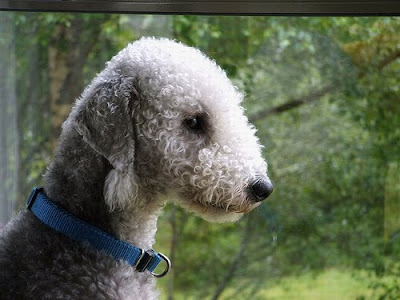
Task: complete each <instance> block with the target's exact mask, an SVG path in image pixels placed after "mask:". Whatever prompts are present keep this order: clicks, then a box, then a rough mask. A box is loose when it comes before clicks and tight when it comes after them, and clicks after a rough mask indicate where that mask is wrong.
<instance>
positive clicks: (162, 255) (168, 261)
mask: <svg viewBox="0 0 400 300" xmlns="http://www.w3.org/2000/svg"><path fill="white" fill-rule="evenodd" d="M158 255H160V257H161V258H162V259H163V260H164V261H165V262H166V264H167V266H166V267H165V270H164V271H163V272H162V273H160V274H156V273H153V272H151V275H153V276H154V277H157V278H161V277H164V276H165V275H167V273H168V271H169V269H170V268H171V261H170V260H169V258H168V257H167V256H165V255H164V254H162V253H160V252H158Z"/></svg>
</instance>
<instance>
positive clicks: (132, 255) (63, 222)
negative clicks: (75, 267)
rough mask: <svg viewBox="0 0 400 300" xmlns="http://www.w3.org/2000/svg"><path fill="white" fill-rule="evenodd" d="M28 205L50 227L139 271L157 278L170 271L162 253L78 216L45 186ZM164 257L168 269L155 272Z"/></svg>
mask: <svg viewBox="0 0 400 300" xmlns="http://www.w3.org/2000/svg"><path fill="white" fill-rule="evenodd" d="M26 207H27V209H29V210H30V211H32V212H33V214H34V215H35V216H36V217H37V218H38V219H39V220H40V221H42V222H43V223H44V224H46V225H47V226H49V227H51V228H53V229H55V230H56V231H58V232H60V233H62V234H64V235H66V236H68V237H69V238H71V239H72V240H74V241H77V242H80V243H85V242H86V243H89V245H90V246H92V247H93V248H95V249H97V250H100V251H104V252H106V253H107V254H108V255H111V256H112V257H113V258H114V259H116V260H124V261H125V262H127V263H128V264H130V265H131V266H133V267H134V268H135V269H136V270H137V271H139V272H144V271H146V270H148V271H150V272H151V274H152V275H154V276H155V277H163V276H165V275H166V274H167V273H168V271H169V268H170V266H171V263H170V261H169V259H168V257H166V256H165V255H163V254H162V253H157V252H156V251H154V250H152V249H150V250H146V251H145V250H143V249H140V248H137V247H135V246H132V245H131V244H128V243H126V242H124V241H122V240H119V239H116V238H115V237H113V236H112V235H110V234H108V233H106V232H104V231H102V230H100V229H99V228H97V227H95V226H93V225H91V224H89V223H87V222H85V221H83V220H81V219H79V218H78V217H76V216H75V215H73V214H71V213H69V212H68V211H66V210H64V209H63V208H61V207H59V206H58V205H57V204H56V203H54V202H53V201H52V200H51V199H50V198H49V197H47V195H46V194H45V193H44V191H43V188H37V187H35V188H34V189H33V190H32V192H31V194H30V196H29V198H28V201H27V205H26ZM163 260H164V261H165V263H166V268H165V270H164V271H163V272H162V273H160V274H156V273H153V271H154V269H155V268H156V267H157V266H158V265H159V264H160V262H161V261H163Z"/></svg>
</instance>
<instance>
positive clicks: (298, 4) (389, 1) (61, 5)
mask: <svg viewBox="0 0 400 300" xmlns="http://www.w3.org/2000/svg"><path fill="white" fill-rule="evenodd" d="M0 10H10V11H53V12H57V11H60V12H108V13H135V14H199V15H201V14H205V15H298V16H308V15H316V16H363V15H364V16H382V15H393V16H394V15H400V1H399V0H382V1H379V0H375V1H371V0H358V1H354V0H351V1H346V0H340V1H338V0H336V1H335V0H287V1H285V0H281V1H279V0H274V1H268V0H216V1H211V0H198V1H191V0H159V1H154V0H117V1H113V0H111V1H110V0H0Z"/></svg>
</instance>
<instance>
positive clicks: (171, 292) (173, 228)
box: [167, 206, 178, 300]
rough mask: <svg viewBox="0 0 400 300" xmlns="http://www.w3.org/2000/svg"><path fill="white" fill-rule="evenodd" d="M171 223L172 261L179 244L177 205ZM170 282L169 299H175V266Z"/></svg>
mask: <svg viewBox="0 0 400 300" xmlns="http://www.w3.org/2000/svg"><path fill="white" fill-rule="evenodd" d="M169 221H170V224H171V248H170V254H169V258H170V259H171V261H172V262H174V261H175V257H176V255H175V254H176V248H177V246H178V228H177V207H176V206H173V207H172V211H171V217H170V220H169ZM169 273H170V274H168V275H169V282H168V296H167V299H168V300H173V298H174V283H175V268H171V270H170V272H169Z"/></svg>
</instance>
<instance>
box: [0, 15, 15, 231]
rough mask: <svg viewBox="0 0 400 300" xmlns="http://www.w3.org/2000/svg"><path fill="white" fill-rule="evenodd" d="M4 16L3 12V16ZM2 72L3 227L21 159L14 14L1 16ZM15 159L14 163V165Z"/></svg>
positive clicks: (0, 219) (0, 195)
mask: <svg viewBox="0 0 400 300" xmlns="http://www.w3.org/2000/svg"><path fill="white" fill-rule="evenodd" d="M0 14H1V13H0ZM0 36H2V37H5V38H4V39H2V40H1V41H0V45H1V48H2V51H1V52H0V69H1V70H2V73H3V74H5V75H4V76H3V77H2V79H1V81H0V105H1V107H2V109H1V110H0V227H1V226H2V225H4V224H5V223H6V222H7V221H8V220H9V218H10V217H11V216H12V214H13V212H14V206H15V188H16V184H15V182H16V180H15V173H16V172H15V162H16V161H17V160H18V159H19V156H18V153H17V152H16V150H15V149H16V147H15V142H14V141H15V134H16V112H17V110H16V94H15V84H16V78H15V67H16V65H15V37H14V36H15V35H14V22H13V14H5V15H3V16H1V17H0ZM13 160H14V162H13Z"/></svg>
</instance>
